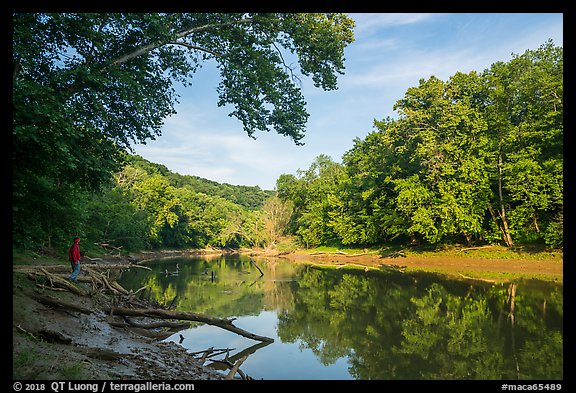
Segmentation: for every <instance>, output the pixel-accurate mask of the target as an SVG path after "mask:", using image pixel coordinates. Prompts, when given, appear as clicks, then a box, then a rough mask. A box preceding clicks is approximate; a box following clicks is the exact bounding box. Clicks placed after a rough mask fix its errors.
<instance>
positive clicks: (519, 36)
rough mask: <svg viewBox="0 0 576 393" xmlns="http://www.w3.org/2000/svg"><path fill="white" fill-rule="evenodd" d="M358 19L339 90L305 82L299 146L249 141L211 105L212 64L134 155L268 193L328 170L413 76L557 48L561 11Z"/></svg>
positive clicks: (260, 138)
mask: <svg viewBox="0 0 576 393" xmlns="http://www.w3.org/2000/svg"><path fill="white" fill-rule="evenodd" d="M350 16H351V17H352V18H353V19H354V20H355V21H356V28H355V42H354V43H352V44H351V45H349V46H348V47H347V48H346V51H345V57H346V62H345V65H346V70H345V75H341V76H340V77H339V80H338V86H339V88H338V90H335V91H324V90H322V89H317V88H315V87H314V86H313V84H312V81H311V80H308V79H305V78H304V77H302V78H303V83H302V92H303V94H304V97H305V99H306V102H307V110H308V113H309V114H310V117H309V119H308V126H307V131H306V136H305V137H304V139H303V140H302V142H304V146H296V145H295V144H294V143H293V142H292V140H291V139H289V138H287V137H283V136H281V135H278V134H276V133H275V132H274V131H271V132H268V133H262V132H257V133H256V134H255V136H256V138H257V139H256V140H254V139H252V138H250V137H248V135H247V134H246V133H245V132H244V131H243V129H242V124H241V123H240V121H238V120H237V119H236V118H232V117H229V116H228V113H229V112H230V111H231V109H230V108H228V107H224V108H219V107H218V106H217V104H216V103H217V101H218V96H217V93H216V86H217V85H218V83H219V75H218V72H217V70H216V68H215V67H214V66H213V64H209V63H208V64H204V65H203V67H202V68H201V69H200V70H199V71H197V72H196V74H194V77H193V79H192V86H189V87H188V88H183V87H181V86H179V85H178V86H176V88H177V92H178V94H179V95H180V99H179V101H180V103H179V104H177V105H176V108H175V109H176V111H177V112H178V113H177V114H176V115H173V116H171V117H169V118H167V119H166V121H165V124H164V127H163V129H162V135H161V136H160V137H158V138H157V139H156V140H153V141H148V142H147V144H146V145H135V146H133V147H134V150H135V153H136V154H139V155H141V156H142V157H144V158H146V159H147V160H149V161H152V162H155V163H159V164H163V165H165V166H166V167H168V169H170V170H171V171H173V172H177V173H180V174H183V175H195V176H200V177H203V178H207V179H210V180H214V181H217V182H220V183H230V184H236V185H247V186H256V185H258V186H260V187H261V188H263V189H268V190H272V189H274V187H275V184H276V179H277V178H278V176H280V175H281V174H283V173H292V174H296V171H297V170H298V169H307V168H308V167H309V166H310V164H311V163H312V161H313V160H314V158H315V157H317V156H318V155H320V154H327V155H329V156H330V157H332V159H333V160H334V161H336V162H341V158H342V155H343V154H344V153H345V152H346V151H348V150H350V149H351V148H352V147H353V145H354V139H355V138H364V137H365V136H366V135H367V134H368V133H370V132H371V131H373V130H374V127H373V123H374V120H375V119H376V120H380V119H383V118H385V117H387V116H390V117H397V114H396V113H395V112H394V110H393V106H394V104H395V103H396V101H398V100H399V99H401V98H403V97H404V94H405V93H406V90H407V89H408V88H410V87H413V86H418V81H419V80H420V79H421V78H424V79H427V78H429V77H430V76H436V77H438V78H440V79H442V80H448V79H449V78H450V77H451V76H452V75H454V74H455V73H456V72H464V73H468V72H470V71H473V70H476V71H480V72H481V71H483V70H485V69H487V68H490V66H491V65H492V64H493V63H495V62H498V61H504V62H507V61H509V60H510V59H511V58H512V53H514V54H522V53H524V52H525V51H526V50H527V49H537V48H538V47H539V46H541V45H542V44H544V43H545V42H546V41H547V40H548V39H552V40H553V41H554V43H555V44H556V45H559V46H562V45H563V14H562V13H455V14H444V13H430V14H419V13H406V14H401V13H393V14H386V13H366V14H350Z"/></svg>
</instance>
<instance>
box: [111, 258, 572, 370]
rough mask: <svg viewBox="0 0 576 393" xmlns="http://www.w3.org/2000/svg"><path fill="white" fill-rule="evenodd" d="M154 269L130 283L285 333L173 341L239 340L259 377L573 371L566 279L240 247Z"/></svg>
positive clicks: (258, 330) (199, 345) (259, 330)
mask: <svg viewBox="0 0 576 393" xmlns="http://www.w3.org/2000/svg"><path fill="white" fill-rule="evenodd" d="M146 266H149V267H150V268H152V271H147V270H143V269H132V270H130V271H127V272H124V273H123V274H122V276H121V277H120V279H119V282H120V283H121V284H122V285H123V286H124V287H125V288H128V289H133V290H137V289H138V288H141V287H142V286H146V287H147V288H148V290H147V291H146V292H145V295H144V297H150V298H151V299H155V300H157V301H158V302H160V303H163V304H167V305H168V304H173V305H174V306H175V307H176V309H177V310H178V311H188V312H195V313H204V314H208V315H210V316H213V317H219V318H230V317H234V318H236V320H234V325H236V326H238V327H240V328H242V329H245V330H247V331H249V332H251V333H255V334H258V335H262V336H267V337H271V338H273V339H274V342H273V343H271V344H267V343H261V342H259V341H254V340H251V339H248V338H245V337H242V336H239V335H237V334H235V333H232V332H229V331H226V330H223V329H221V328H218V327H215V326H209V325H200V324H198V325H196V326H193V327H192V328H190V329H186V330H182V331H180V332H177V333H175V334H174V335H172V336H170V337H169V338H168V339H167V341H175V342H177V343H180V341H181V338H180V335H182V336H183V337H184V340H183V341H182V342H181V345H183V346H184V347H185V348H187V349H188V350H189V351H190V352H197V351H203V350H206V349H208V348H209V347H214V348H215V349H218V348H229V349H230V351H229V355H228V356H229V358H230V359H231V360H235V359H237V358H240V357H242V356H244V355H246V354H248V355H249V356H248V358H247V359H246V361H244V363H242V366H241V367H240V368H241V370H242V371H243V372H244V373H245V374H247V375H249V376H250V377H252V378H254V379H308V380H312V379H331V380H335V379H336V380H343V379H358V380H368V379H381V380H396V379H404V380H407V379H409V380H420V379H491V380H495V379H562V378H563V372H562V371H563V288H562V286H561V285H558V284H554V283H548V282H543V281H537V280H532V281H518V282H515V283H507V284H490V283H484V282H470V281H462V280H453V279H447V278H445V277H444V276H441V275H435V274H429V273H418V274H415V273H401V272H398V271H390V270H388V271H369V272H364V270H358V269H344V268H340V269H336V268H319V267H314V266H312V265H308V264H296V263H294V262H289V261H286V260H283V259H276V258H250V257H248V256H238V255H236V256H218V257H212V258H209V259H207V258H203V257H193V258H164V259H160V260H155V261H149V262H147V263H146ZM258 268H260V269H261V271H262V273H263V275H261V272H260V270H259V269H258ZM167 272H168V274H166V273H167ZM176 272H177V274H173V273H176ZM174 299H175V300H174ZM223 357H224V354H222V355H221V356H218V357H215V358H213V359H214V360H215V359H222V358H223ZM207 364H210V362H207ZM214 366H216V364H214ZM222 372H225V371H222Z"/></svg>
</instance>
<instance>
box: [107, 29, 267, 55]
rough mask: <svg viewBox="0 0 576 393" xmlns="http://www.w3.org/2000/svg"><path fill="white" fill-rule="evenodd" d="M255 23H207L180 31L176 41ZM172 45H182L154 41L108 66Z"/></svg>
mask: <svg viewBox="0 0 576 393" xmlns="http://www.w3.org/2000/svg"><path fill="white" fill-rule="evenodd" d="M255 21H256V19H255V18H247V19H239V20H235V21H231V22H227V23H209V24H206V25H202V26H197V27H193V28H191V29H186V30H183V31H180V32H178V33H176V39H179V38H183V37H187V36H189V35H190V34H193V33H198V32H201V31H206V30H210V29H212V28H219V27H226V26H232V25H237V24H245V23H247V24H250V23H254V22H255ZM174 43H178V44H181V45H184V44H183V43H180V42H173V41H172V40H169V41H166V40H161V41H155V42H152V43H150V44H148V45H144V46H141V47H139V48H138V49H136V50H134V51H132V52H130V53H127V54H125V55H123V56H120V57H118V58H116V59H115V60H112V62H111V63H110V64H111V65H120V64H124V63H126V62H128V61H130V60H132V59H134V58H136V57H138V56H140V55H143V54H145V53H148V52H151V51H153V50H154V49H156V48H159V47H161V46H163V45H166V44H174ZM184 46H186V45H184ZM194 49H200V48H194Z"/></svg>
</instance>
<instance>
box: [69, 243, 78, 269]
mask: <svg viewBox="0 0 576 393" xmlns="http://www.w3.org/2000/svg"><path fill="white" fill-rule="evenodd" d="M68 259H69V260H70V262H74V264H76V261H79V260H80V246H79V245H78V242H74V244H73V245H72V247H70V250H68Z"/></svg>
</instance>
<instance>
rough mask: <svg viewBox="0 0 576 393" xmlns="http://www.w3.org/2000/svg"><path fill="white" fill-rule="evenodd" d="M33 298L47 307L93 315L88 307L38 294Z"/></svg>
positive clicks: (33, 295)
mask: <svg viewBox="0 0 576 393" xmlns="http://www.w3.org/2000/svg"><path fill="white" fill-rule="evenodd" d="M31 297H32V299H34V300H36V301H37V302H39V303H42V304H45V305H47V306H52V307H58V308H64V309H67V310H73V311H78V312H81V313H82V314H91V313H92V310H90V309H88V308H86V307H82V306H79V305H77V304H74V303H70V302H66V301H64V300H60V299H56V298H53V297H49V296H41V295H38V294H36V293H34V294H32V295H31Z"/></svg>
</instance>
